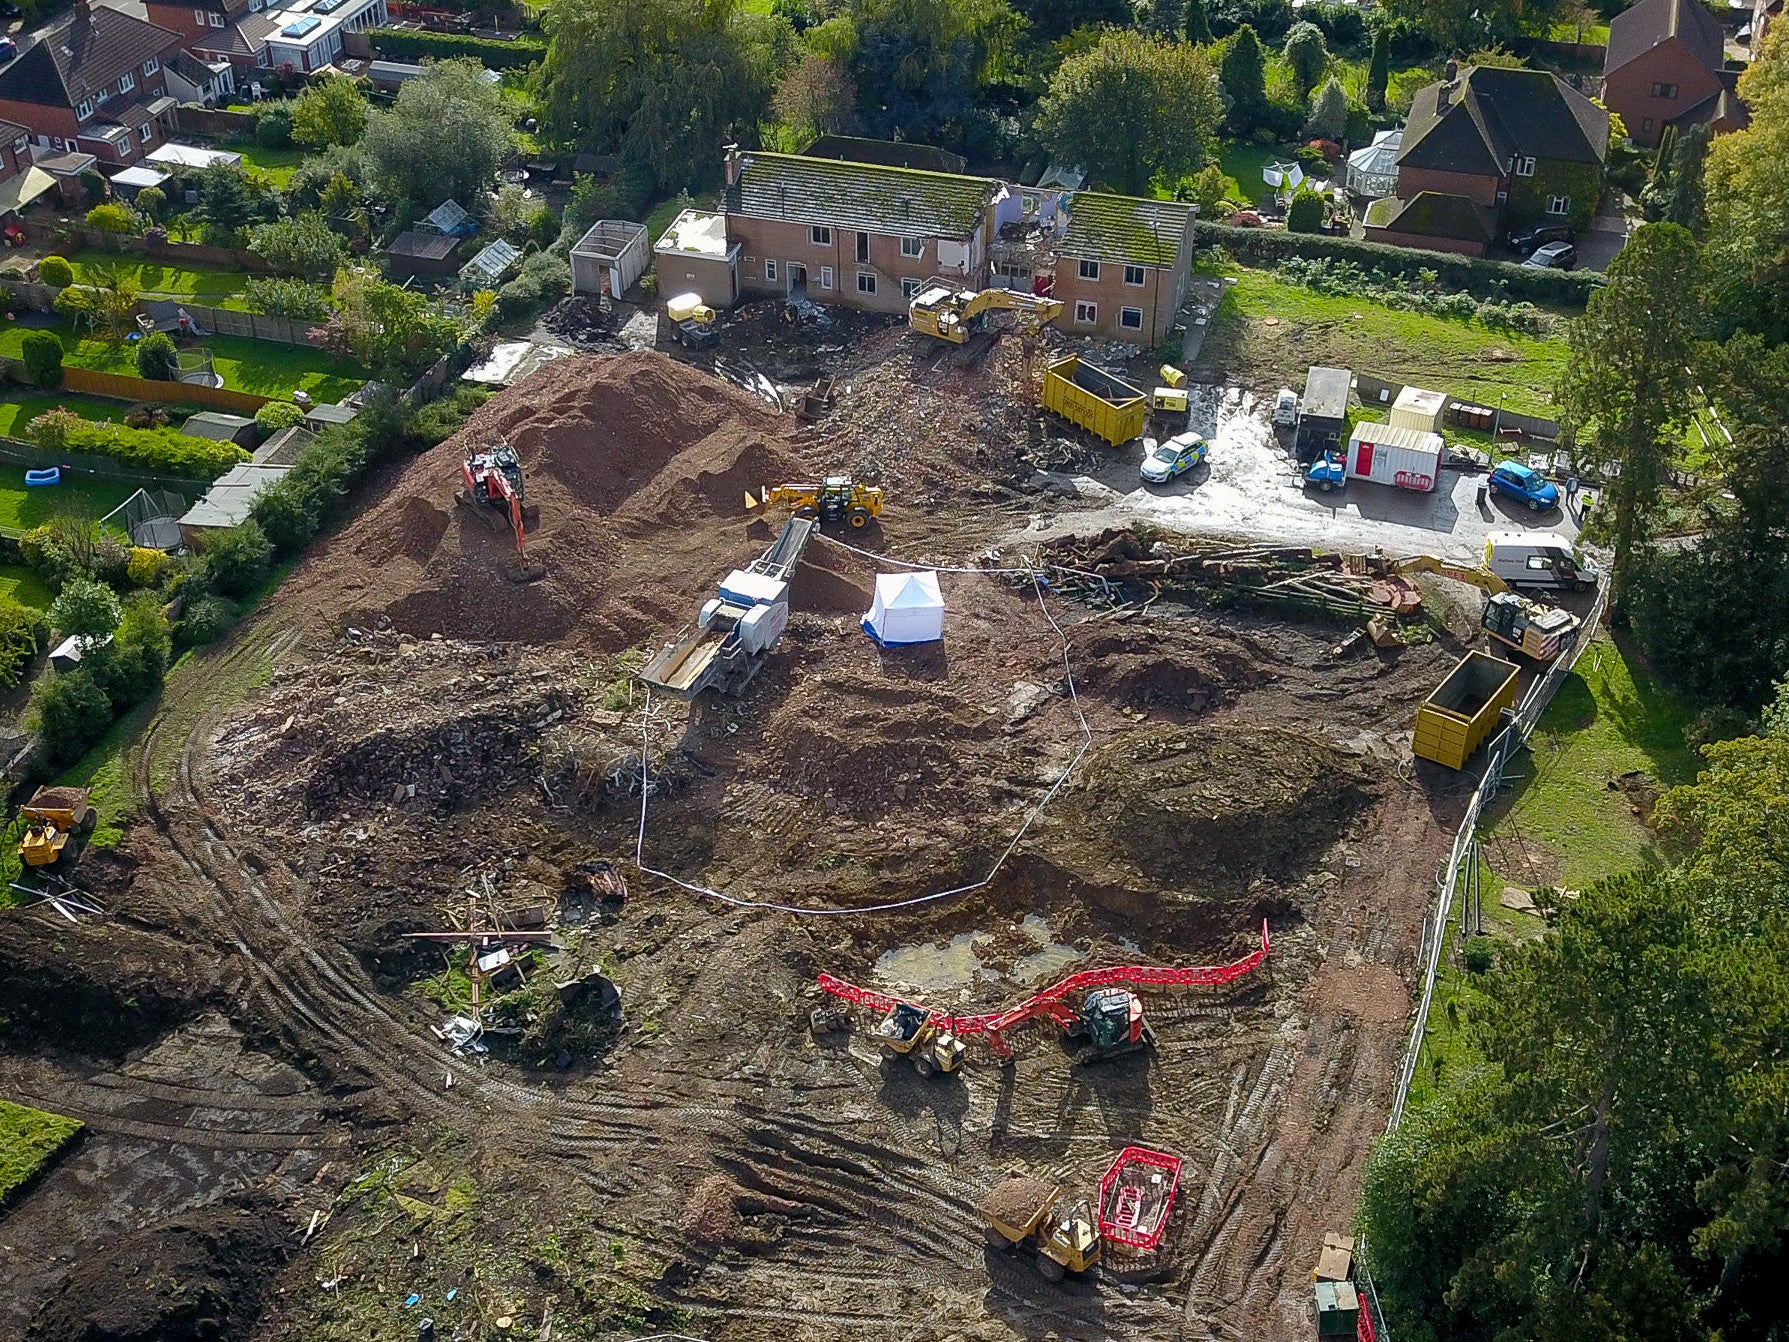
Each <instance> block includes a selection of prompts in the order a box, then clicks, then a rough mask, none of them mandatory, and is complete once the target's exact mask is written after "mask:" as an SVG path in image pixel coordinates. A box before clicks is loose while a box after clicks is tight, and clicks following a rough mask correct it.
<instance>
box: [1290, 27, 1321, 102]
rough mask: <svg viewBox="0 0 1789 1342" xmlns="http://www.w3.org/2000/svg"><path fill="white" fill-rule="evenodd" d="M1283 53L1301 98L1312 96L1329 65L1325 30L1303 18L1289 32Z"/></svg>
mask: <svg viewBox="0 0 1789 1342" xmlns="http://www.w3.org/2000/svg"><path fill="white" fill-rule="evenodd" d="M1281 54H1282V55H1283V56H1285V58H1286V64H1287V66H1288V67H1290V69H1291V71H1292V82H1293V84H1294V85H1295V86H1296V87H1297V89H1298V96H1299V99H1300V100H1301V101H1302V100H1303V99H1305V98H1308V97H1310V96H1311V90H1312V89H1314V88H1316V87H1317V81H1318V80H1319V79H1321V78H1323V72H1324V70H1326V69H1327V68H1328V67H1329V45H1328V44H1327V43H1326V42H1324V40H1323V30H1322V29H1321V28H1319V27H1318V26H1317V25H1316V24H1314V23H1311V22H1310V21H1308V20H1302V19H1301V20H1300V21H1299V22H1297V23H1295V24H1293V25H1292V28H1291V30H1290V31H1289V32H1287V34H1286V45H1285V47H1284V48H1283V50H1282V51H1281Z"/></svg>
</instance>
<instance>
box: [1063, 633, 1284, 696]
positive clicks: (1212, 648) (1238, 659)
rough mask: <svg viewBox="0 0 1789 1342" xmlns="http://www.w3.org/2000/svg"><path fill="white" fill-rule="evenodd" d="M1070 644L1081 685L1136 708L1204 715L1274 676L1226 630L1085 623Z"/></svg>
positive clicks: (1071, 637) (1270, 669) (1270, 670)
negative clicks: (1122, 626)
mask: <svg viewBox="0 0 1789 1342" xmlns="http://www.w3.org/2000/svg"><path fill="white" fill-rule="evenodd" d="M1069 643H1070V646H1071V647H1072V648H1073V650H1074V660H1075V666H1076V668H1077V678H1078V680H1079V682H1080V685H1081V687H1082V688H1083V689H1084V690H1094V691H1097V692H1098V693H1100V694H1102V695H1104V696H1105V697H1106V698H1107V699H1109V700H1111V701H1112V702H1113V703H1115V704H1120V705H1127V706H1130V707H1133V708H1153V707H1158V706H1159V707H1161V708H1166V709H1170V710H1174V709H1179V710H1184V711H1186V712H1188V713H1203V712H1206V711H1207V710H1210V709H1213V708H1218V707H1220V706H1222V705H1224V704H1230V703H1235V702H1236V701H1237V700H1238V699H1239V698H1240V697H1241V696H1242V695H1243V694H1244V693H1245V692H1247V691H1249V690H1253V689H1256V688H1258V687H1259V686H1261V685H1264V684H1266V683H1267V682H1268V681H1270V680H1272V679H1273V676H1274V672H1273V670H1272V668H1271V667H1269V666H1266V665H1263V663H1262V659H1261V658H1260V657H1259V656H1258V655H1252V654H1251V653H1250V651H1249V650H1247V649H1245V648H1242V647H1239V646H1237V645H1235V644H1233V643H1231V642H1230V641H1229V640H1228V639H1226V638H1225V637H1224V636H1223V634H1222V633H1221V632H1220V631H1216V630H1212V631H1202V630H1201V629H1199V628H1186V627H1179V628H1177V627H1176V626H1175V624H1172V623H1169V622H1165V621H1164V622H1161V624H1159V625H1158V626H1156V627H1154V628H1151V629H1148V630H1132V629H1119V628H1116V627H1114V626H1112V625H1085V624H1084V625H1079V626H1077V627H1076V628H1075V629H1074V631H1073V632H1072V634H1071V635H1070V639H1069Z"/></svg>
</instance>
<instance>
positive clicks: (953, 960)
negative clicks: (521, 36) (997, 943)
mask: <svg viewBox="0 0 1789 1342" xmlns="http://www.w3.org/2000/svg"><path fill="white" fill-rule="evenodd" d="M992 939H993V938H992V936H991V934H989V933H987V932H959V933H958V934H957V935H956V936H954V937H952V938H951V939H950V940H949V941H928V942H921V943H920V944H919V945H917V946H896V947H895V948H894V949H893V950H887V951H884V952H882V954H881V955H879V956H877V957H876V977H877V978H879V979H881V980H882V981H883V982H885V983H898V984H900V985H901V986H903V987H906V988H917V989H918V990H919V991H920V992H922V993H926V992H933V993H936V992H946V991H950V990H952V989H957V988H967V987H968V986H969V985H970V984H971V983H973V982H975V981H976V980H978V979H979V980H982V981H984V982H989V983H992V982H997V981H999V979H1000V977H1001V976H1000V973H999V971H998V970H993V969H989V968H988V967H987V966H986V965H984V964H983V963H982V958H981V956H979V955H977V954H976V952H975V946H976V943H977V942H985V941H991V940H992Z"/></svg>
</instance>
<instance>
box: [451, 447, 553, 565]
mask: <svg viewBox="0 0 1789 1342" xmlns="http://www.w3.org/2000/svg"><path fill="white" fill-rule="evenodd" d="M460 479H461V481H462V482H463V483H464V484H465V486H466V487H465V488H464V489H463V490H461V491H460V493H459V496H458V497H459V501H460V502H461V503H464V504H468V505H469V506H471V507H473V508H479V509H483V508H497V509H501V510H502V511H503V512H505V513H507V514H508V516H509V526H510V530H511V531H513V532H514V533H515V538H516V554H517V556H518V558H519V559H520V561H521V562H520V565H519V566H518V568H517V570H516V573H515V579H516V581H517V582H535V581H537V580H538V579H541V578H544V577H546V576H547V569H546V565H544V564H537V563H536V564H531V563H529V562H528V527H527V523H526V519H525V517H524V510H523V506H522V499H523V496H524V492H525V490H526V484H525V482H524V481H523V478H522V462H521V459H520V458H519V457H517V456H516V450H515V448H513V447H511V446H509V444H507V443H499V444H498V445H497V446H495V447H469V448H467V449H466V460H465V461H463V462H461V463H460Z"/></svg>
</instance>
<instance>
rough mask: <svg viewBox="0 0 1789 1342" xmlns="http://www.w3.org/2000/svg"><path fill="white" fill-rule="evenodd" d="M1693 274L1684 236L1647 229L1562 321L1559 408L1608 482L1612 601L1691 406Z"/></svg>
mask: <svg viewBox="0 0 1789 1342" xmlns="http://www.w3.org/2000/svg"><path fill="white" fill-rule="evenodd" d="M1698 269H1699V266H1698V257H1697V252H1696V240H1695V239H1694V238H1693V237H1691V236H1690V234H1689V232H1688V230H1686V229H1684V228H1681V227H1679V226H1678V225H1676V224H1647V225H1645V226H1644V227H1642V228H1640V229H1639V230H1637V231H1636V232H1635V233H1634V236H1633V237H1632V238H1631V239H1629V241H1628V245H1627V246H1626V247H1624V248H1623V249H1622V250H1621V253H1620V255H1618V256H1617V257H1616V258H1615V260H1614V261H1613V262H1611V263H1610V265H1609V272H1608V275H1609V278H1608V283H1607V284H1605V285H1604V286H1603V287H1602V288H1600V289H1598V290H1597V291H1596V292H1595V293H1594V294H1592V295H1591V298H1590V304H1589V307H1588V308H1587V310H1586V311H1585V314H1584V315H1583V316H1582V317H1579V318H1577V319H1575V320H1573V321H1571V322H1569V323H1567V325H1566V343H1567V345H1568V347H1569V348H1570V351H1571V354H1570V358H1569V359H1568V360H1567V364H1566V371H1565V374H1564V376H1563V377H1562V378H1561V380H1560V384H1559V387H1558V396H1559V402H1560V406H1561V408H1562V411H1563V413H1564V416H1565V420H1566V423H1567V425H1568V426H1569V427H1570V429H1571V430H1572V432H1573V434H1574V435H1575V437H1576V439H1577V450H1578V453H1579V456H1580V458H1581V459H1582V460H1583V461H1585V462H1586V463H1587V464H1588V465H1589V466H1591V467H1593V468H1600V469H1601V470H1602V471H1604V472H1605V473H1607V474H1608V475H1610V476H1611V477H1612V478H1610V479H1608V480H1607V482H1606V484H1605V485H1604V487H1603V489H1602V498H1601V499H1600V500H1599V502H1598V504H1597V510H1598V511H1597V514H1596V515H1594V516H1593V522H1594V523H1595V524H1596V525H1597V526H1598V527H1599V528H1600V529H1601V530H1602V532H1603V533H1604V534H1605V535H1607V537H1608V538H1609V540H1610V541H1611V543H1612V544H1613V546H1614V550H1615V573H1614V585H1613V600H1614V601H1615V602H1616V603H1617V604H1618V605H1619V604H1620V602H1621V600H1622V599H1623V598H1624V597H1625V596H1626V594H1627V588H1628V584H1629V582H1630V581H1631V580H1632V578H1633V573H1634V563H1635V559H1636V556H1637V552H1638V550H1639V548H1640V546H1641V545H1643V544H1644V543H1645V541H1646V539H1647V537H1648V535H1649V534H1650V530H1651V527H1652V525H1653V522H1654V520H1655V518H1656V516H1657V513H1658V507H1659V501H1660V497H1661V490H1662V487H1663V484H1664V473H1665V467H1666V466H1667V465H1668V464H1669V462H1670V459H1671V455H1672V450H1673V449H1672V443H1673V436H1672V430H1673V428H1675V427H1676V426H1679V425H1681V424H1682V423H1683V422H1684V421H1685V420H1686V419H1687V418H1688V416H1689V414H1690V411H1691V410H1692V408H1693V405H1694V402H1693V397H1694V394H1695V377H1694V375H1693V374H1692V373H1691V371H1690V361H1691V359H1692V357H1693V356H1694V353H1695V338H1696V333H1697V326H1698V323H1699V321H1700V315H1701V314H1700V307H1699V304H1698V301H1697V294H1698V287H1699V281H1698Z"/></svg>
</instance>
